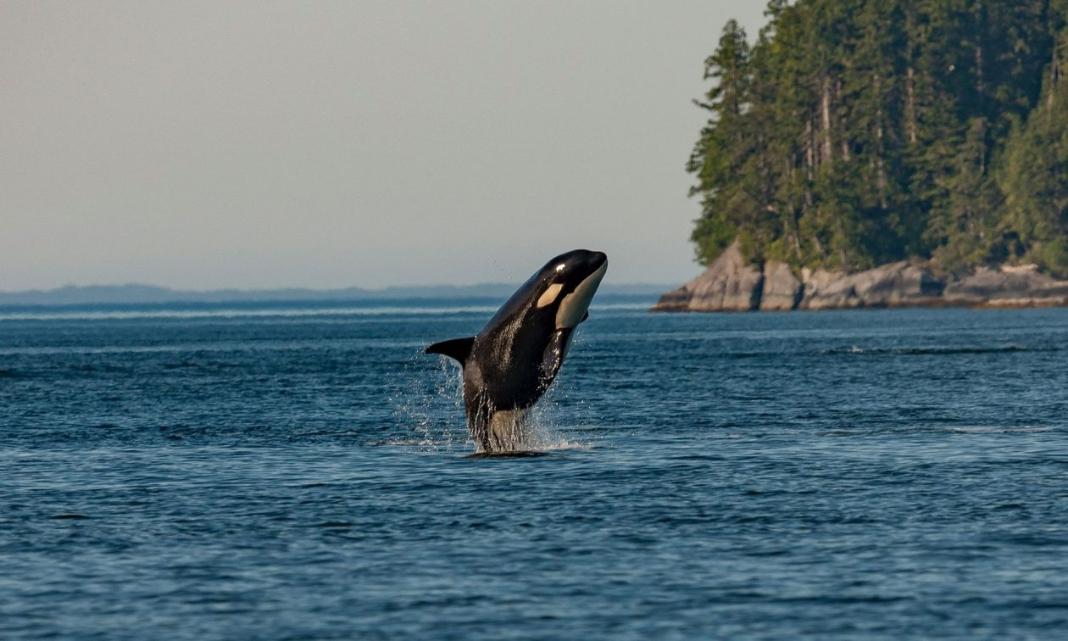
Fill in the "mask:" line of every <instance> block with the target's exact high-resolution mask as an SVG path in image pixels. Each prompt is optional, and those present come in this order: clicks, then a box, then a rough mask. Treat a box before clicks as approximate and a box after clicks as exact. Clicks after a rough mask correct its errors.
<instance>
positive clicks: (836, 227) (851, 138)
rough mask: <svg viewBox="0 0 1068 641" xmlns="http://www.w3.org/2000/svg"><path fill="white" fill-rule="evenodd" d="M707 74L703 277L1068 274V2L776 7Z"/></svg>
mask: <svg viewBox="0 0 1068 641" xmlns="http://www.w3.org/2000/svg"><path fill="white" fill-rule="evenodd" d="M765 13H766V16H767V18H768V22H767V24H766V26H764V27H763V28H762V29H761V30H760V32H759V33H758V34H757V35H756V37H755V38H754V39H750V38H749V37H748V36H747V34H746V33H745V31H744V30H743V29H742V28H741V27H740V26H739V25H738V24H737V23H736V22H735V21H731V22H728V23H727V25H726V26H725V27H724V28H723V30H722V33H721V34H720V37H719V41H718V46H716V48H715V51H714V53H713V54H712V55H711V56H710V57H708V59H707V60H706V61H705V78H706V79H707V80H708V81H709V82H710V85H711V88H710V89H709V90H708V92H707V94H706V95H704V96H703V98H702V99H700V100H698V101H696V102H697V103H698V105H699V106H700V107H701V108H703V109H706V110H708V112H709V119H708V122H707V124H706V126H705V127H704V128H703V129H702V130H701V133H700V137H699V139H698V141H697V143H696V145H695V146H694V149H693V152H692V154H691V157H690V159H689V162H688V164H687V170H688V171H689V172H691V173H692V174H693V175H694V177H695V184H694V185H693V187H692V188H691V195H692V196H694V197H699V199H700V202H701V216H700V218H698V220H697V221H696V222H695V227H694V230H693V234H692V240H693V242H694V245H695V248H696V254H697V259H698V261H699V262H701V263H702V264H708V263H709V262H711V261H712V260H714V259H715V258H716V257H717V256H718V255H719V254H720V253H721V252H722V251H723V249H724V248H726V247H727V246H728V245H729V244H730V243H731V242H733V241H734V240H735V239H737V240H739V242H740V245H741V248H742V251H743V253H744V255H745V257H746V258H747V259H748V260H750V261H751V262H754V263H762V262H764V261H766V260H781V261H785V262H787V263H789V264H791V265H793V266H795V267H802V266H807V267H813V268H815V267H824V268H827V269H836V270H843V271H857V270H862V269H867V268H870V267H873V266H876V265H880V264H884V263H888V262H893V261H898V260H902V259H922V260H926V261H928V264H930V265H932V266H934V267H935V268H937V269H938V270H940V271H943V272H945V273H950V274H961V273H965V272H968V271H970V270H972V269H974V268H975V267H977V266H979V265H1011V264H1026V263H1034V264H1037V265H1038V266H1039V267H1040V268H1042V269H1043V270H1044V271H1047V272H1049V273H1051V274H1054V275H1059V276H1068V0H1012V1H1007V0H999V1H992V0H799V1H797V2H788V1H786V0H771V2H770V3H769V4H768V6H767V9H766V12H765Z"/></svg>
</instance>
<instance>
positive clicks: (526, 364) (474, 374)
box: [426, 249, 608, 454]
mask: <svg viewBox="0 0 1068 641" xmlns="http://www.w3.org/2000/svg"><path fill="white" fill-rule="evenodd" d="M607 269H608V256H606V255H605V254H603V253H601V252H596V251H589V250H586V249H576V250H574V251H569V252H567V253H565V254H560V255H559V256H557V257H556V258H553V259H552V260H550V261H549V262H547V263H545V266H544V267H542V268H541V269H539V270H538V271H537V272H536V273H535V274H534V275H533V276H531V277H530V279H529V280H527V282H525V283H523V285H522V286H521V287H520V288H519V289H518V290H516V292H515V293H514V294H512V297H511V298H509V299H508V301H507V302H505V303H504V305H502V306H501V308H500V309H499V310H497V313H496V314H494V316H493V318H491V319H490V320H489V322H488V323H486V326H485V327H484V328H482V331H481V332H479V333H478V335H477V336H468V337H465V338H455V339H452V340H447V341H442V342H440V343H434V344H433V345H431V346H430V347H427V348H426V353H427V354H443V355H445V356H449V357H451V358H454V359H456V360H457V361H459V362H460V365H462V366H463V377H464V409H465V411H466V414H467V427H468V430H469V431H470V432H471V437H472V439H474V441H475V446H476V448H477V450H478V451H479V452H480V453H487V454H495V453H501V452H516V451H519V450H521V449H522V448H523V443H524V420H523V417H524V414H525V413H526V411H527V410H528V409H530V407H531V406H533V405H534V404H535V403H536V402H537V401H538V399H539V398H541V395H542V394H543V393H545V390H547V389H548V388H549V386H550V385H552V382H553V380H555V379H556V374H557V372H559V371H560V366H561V365H562V364H563V362H564V356H566V355H567V349H568V347H569V345H570V344H571V337H572V335H573V334H574V332H575V327H577V326H578V324H579V323H581V322H582V321H584V320H586V318H587V317H588V316H589V313H588V311H587V310H588V309H589V306H590V301H591V300H592V299H593V295H594V293H595V292H596V291H597V287H598V286H599V285H600V284H601V279H602V278H604V274H605V271H607Z"/></svg>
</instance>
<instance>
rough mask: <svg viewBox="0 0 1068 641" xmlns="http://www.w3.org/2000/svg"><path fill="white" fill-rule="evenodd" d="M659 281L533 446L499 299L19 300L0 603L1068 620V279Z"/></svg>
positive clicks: (9, 366) (106, 614)
mask: <svg viewBox="0 0 1068 641" xmlns="http://www.w3.org/2000/svg"><path fill="white" fill-rule="evenodd" d="M598 303H599V305H600V306H598ZM643 310H644V304H628V303H627V301H612V299H610V298H605V299H603V300H599V301H598V302H597V303H595V307H594V309H593V310H592V311H591V318H590V320H589V322H587V323H585V324H584V325H583V326H582V327H581V328H580V330H579V332H578V337H577V340H576V343H575V344H574V345H573V347H572V350H571V353H570V355H569V358H568V362H567V363H566V364H565V366H564V368H563V370H562V372H561V375H560V378H559V380H558V383H557V386H556V387H555V388H554V389H553V390H552V392H551V393H550V395H549V397H548V398H546V399H545V400H544V401H543V406H542V407H541V409H540V410H539V412H538V413H537V415H536V417H535V420H536V423H537V426H538V430H537V433H538V439H539V447H540V448H541V449H542V450H543V454H542V455H540V456H532V457H522V458H472V457H470V456H469V454H470V453H471V451H472V446H471V444H470V443H469V442H468V441H467V440H466V433H465V431H464V427H463V414H462V407H461V404H460V399H459V379H458V373H457V368H455V367H454V366H452V365H449V364H447V363H444V362H442V361H440V360H439V358H438V357H429V356H423V355H422V354H421V353H420V350H421V348H422V347H423V346H424V345H426V344H427V343H429V342H432V341H436V340H441V339H445V338H452V337H455V336H461V335H465V334H470V333H473V332H475V331H477V329H478V328H480V327H481V325H482V324H483V323H484V322H485V320H486V319H487V318H488V317H489V315H490V314H491V313H492V311H493V305H492V303H490V302H485V301H455V302H449V303H443V304H436V303H426V302H423V303H417V304H402V303H389V304H388V306H375V305H370V304H367V305H361V306H357V307H337V306H318V307H299V306H295V307H286V306H278V305H275V306H271V307H266V308H255V307H249V306H243V307H241V308H235V309H226V308H222V307H218V306H215V307H207V308H192V309H190V308H180V309H170V308H167V309H152V310H136V309H133V310H130V309H124V310H115V309H95V310H59V311H51V312H48V313H43V312H41V311H39V310H6V311H3V310H0V565H2V568H0V637H4V638H12V639H44V638H57V639H129V640H138V641H140V640H142V639H394V638H397V639H400V638H404V639H465V640H466V639H567V638H574V639H634V640H638V639H642V640H644V639H703V638H730V639H790V638H812V639H827V638H842V639H902V638H914V639H930V638H948V639H980V638H983V639H987V638H989V639H1054V638H1064V637H1063V636H1061V635H1063V634H1064V631H1065V630H1066V629H1068V310H1021V311H966V310H901V311H870V312H869V311H854V312H840V313H839V312H823V313H793V314H780V315H776V314H760V315H757V314H753V315H654V314H649V313H646V312H645V311H643Z"/></svg>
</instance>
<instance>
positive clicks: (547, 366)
mask: <svg viewBox="0 0 1068 641" xmlns="http://www.w3.org/2000/svg"><path fill="white" fill-rule="evenodd" d="M571 332H572V330H571V329H567V328H565V329H558V330H556V331H555V332H553V335H552V338H550V339H549V344H548V345H546V346H545V352H544V353H543V354H542V357H541V378H542V384H543V385H544V386H545V387H548V386H549V384H551V383H552V382H553V379H555V378H556V373H557V372H559V371H560V366H561V365H563V364H564V356H567V348H568V347H569V346H570V345H571Z"/></svg>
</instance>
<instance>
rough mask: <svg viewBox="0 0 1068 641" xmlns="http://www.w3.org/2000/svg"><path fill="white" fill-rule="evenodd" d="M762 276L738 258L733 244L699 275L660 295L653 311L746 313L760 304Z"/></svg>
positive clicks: (737, 248)
mask: <svg viewBox="0 0 1068 641" xmlns="http://www.w3.org/2000/svg"><path fill="white" fill-rule="evenodd" d="M763 287H764V274H763V273H761V271H760V269H758V268H757V267H755V266H753V265H748V264H746V262H745V258H743V257H742V251H741V248H740V247H739V245H738V241H735V242H734V243H732V244H731V246H730V247H728V248H727V249H726V250H724V251H723V253H722V254H720V255H719V257H718V258H716V260H714V261H713V262H712V264H711V265H709V266H708V269H706V270H705V271H704V273H702V274H701V275H700V276H698V277H697V278H695V279H693V280H691V281H690V282H688V283H686V284H685V285H683V286H682V287H680V288H679V289H676V290H673V291H670V292H668V293H667V294H664V295H663V296H662V297H661V298H660V301H659V302H658V303H657V304H656V306H655V307H654V308H653V309H655V310H657V311H692V312H747V311H750V310H754V309H757V307H758V306H759V305H760V299H761V295H762V293H763Z"/></svg>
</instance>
